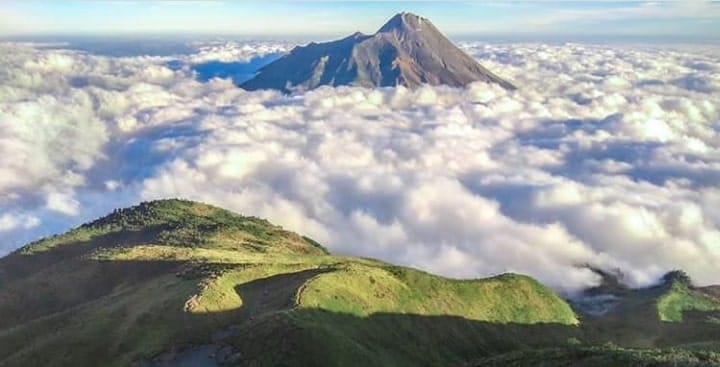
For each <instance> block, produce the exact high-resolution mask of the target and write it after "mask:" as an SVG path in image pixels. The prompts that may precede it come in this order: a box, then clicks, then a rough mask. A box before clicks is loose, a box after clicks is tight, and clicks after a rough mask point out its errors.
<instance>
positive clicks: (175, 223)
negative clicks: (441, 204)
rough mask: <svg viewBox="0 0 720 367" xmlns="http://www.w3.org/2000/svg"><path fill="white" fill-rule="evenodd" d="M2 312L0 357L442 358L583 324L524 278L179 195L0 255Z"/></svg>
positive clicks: (358, 361)
mask: <svg viewBox="0 0 720 367" xmlns="http://www.w3.org/2000/svg"><path fill="white" fill-rule="evenodd" d="M0 315H3V317H2V318H0V365H1V366H68V365H104V366H126V365H132V364H135V363H137V362H138V361H140V362H142V363H141V365H143V366H159V365H162V363H161V362H162V360H169V361H174V362H173V363H180V362H186V363H191V362H193V361H196V360H203V361H204V362H203V364H202V365H207V366H219V365H221V364H225V365H227V364H230V365H232V364H237V363H240V362H239V361H242V364H243V365H268V366H269V365H273V366H274V365H288V366H293V365H294V366H313V365H316V366H321V365H327V366H335V365H347V366H352V365H357V366H367V365H378V366H383V365H385V366H411V365H423V364H426V363H428V361H432V363H431V364H432V365H438V366H453V365H457V364H458V363H466V362H468V361H471V360H472V359H473V358H477V357H480V356H487V355H492V354H495V353H499V352H505V351H509V350H512V349H513V348H516V347H530V346H548V345H552V343H558V342H563V341H564V340H565V339H566V338H567V337H568V335H574V334H575V333H576V332H577V330H578V328H577V327H576V326H575V325H576V324H577V322H578V320H577V318H576V316H575V314H574V312H573V311H572V309H571V308H570V307H569V306H568V304H567V303H566V302H565V301H564V300H562V299H561V298H560V297H558V296H557V294H555V293H554V292H553V291H551V290H549V289H547V288H546V287H544V286H542V285H541V284H539V283H538V282H536V281H535V280H533V279H531V278H528V277H525V276H520V275H511V274H508V275H503V276H499V277H495V278H491V279H485V280H452V279H447V278H443V277H439V276H435V275H432V274H428V273H425V272H421V271H418V270H414V269H409V268H403V267H398V266H392V265H390V264H386V263H383V262H380V261H375V260H369V259H361V258H353V257H343V256H332V255H329V254H328V253H327V251H325V249H324V248H322V247H321V246H320V245H318V244H317V243H316V242H314V241H312V240H310V239H308V238H305V237H302V236H300V235H297V234H294V233H292V232H288V231H285V230H283V229H282V228H280V227H278V226H274V225H272V224H270V223H269V222H267V221H264V220H261V219H257V218H253V217H244V216H240V215H237V214H234V213H231V212H229V211H226V210H223V209H220V208H216V207H212V206H208V205H204V204H199V203H194V202H189V201H181V200H163V201H154V202H148V203H142V204H140V205H138V206H135V207H132V208H128V209H122V210H117V211H115V212H114V213H112V214H110V215H108V216H106V217H104V218H101V219H99V220H96V221H94V222H92V223H89V224H87V225H83V226H81V227H79V228H76V229H73V230H71V231H69V232H67V233H65V234H62V235H58V236H54V237H51V238H47V239H44V240H41V241H37V242H35V243H32V244H30V245H28V246H25V247H23V248H21V249H19V250H18V251H16V252H14V253H12V254H10V255H9V256H7V257H5V258H2V259H0ZM198 358H199V359H198ZM191 364H193V365H196V364H195V363H191Z"/></svg>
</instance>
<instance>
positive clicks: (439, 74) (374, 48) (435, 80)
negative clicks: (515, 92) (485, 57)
mask: <svg viewBox="0 0 720 367" xmlns="http://www.w3.org/2000/svg"><path fill="white" fill-rule="evenodd" d="M475 81H483V82H487V83H496V84H499V85H500V86H502V87H503V88H505V89H515V86H514V85H513V84H511V83H510V82H508V81H506V80H503V79H502V78H500V77H499V76H497V75H495V74H493V73H492V72H490V71H489V70H487V69H486V68H484V67H483V66H482V65H480V64H478V63H477V61H475V60H474V59H473V58H472V57H470V56H468V55H467V54H466V53H465V52H463V51H462V50H460V49H459V48H458V47H456V46H455V45H454V44H453V43H452V42H450V40H448V39H447V38H446V37H445V36H444V35H443V34H442V33H440V31H439V30H438V29H437V28H435V26H434V25H433V24H432V23H431V22H430V21H429V20H428V19H426V18H422V17H419V16H417V15H415V14H411V13H400V14H397V15H395V16H394V17H392V18H391V19H390V20H389V21H388V22H387V23H385V25H383V26H382V27H381V28H380V30H378V31H377V33H375V34H373V35H365V34H362V33H360V32H356V33H354V34H352V35H350V36H348V37H346V38H343V39H340V40H337V41H332V42H326V43H315V42H311V43H310V44H308V45H306V46H302V47H295V48H294V49H293V50H292V51H290V53H289V54H287V55H285V56H284V57H282V58H280V59H278V60H276V61H274V62H272V63H270V64H268V65H266V66H264V67H263V68H261V69H260V71H259V73H258V74H257V75H256V76H255V77H254V78H253V79H250V80H248V81H246V82H245V83H243V84H242V85H241V87H242V88H244V89H247V90H257V89H279V90H283V91H286V92H289V91H293V90H308V89H313V88H317V87H319V86H322V85H332V86H339V85H354V86H362V87H371V88H372V87H387V86H398V85H403V86H406V87H409V88H417V87H419V86H420V85H422V84H431V85H441V84H444V85H449V86H454V87H460V86H464V85H466V84H468V83H471V82H475Z"/></svg>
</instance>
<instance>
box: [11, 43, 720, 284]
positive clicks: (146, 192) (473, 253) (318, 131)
mask: <svg viewBox="0 0 720 367" xmlns="http://www.w3.org/2000/svg"><path fill="white" fill-rule="evenodd" d="M463 47H464V48H465V49H466V50H467V51H468V52H469V53H471V54H472V55H474V56H475V57H476V58H477V59H479V60H480V61H481V62H482V63H483V64H485V65H486V66H488V68H489V69H491V70H493V71H496V72H497V73H498V74H500V75H503V76H505V77H507V78H508V79H511V80H513V81H514V82H515V83H516V84H518V85H519V86H520V89H519V90H517V91H506V90H503V89H502V88H499V87H497V86H493V85H486V84H483V83H475V84H472V85H470V86H468V87H467V88H464V89H452V88H447V87H429V86H425V87H422V88H420V89H418V90H414V91H411V90H407V89H405V88H402V87H398V88H380V89H376V90H369V89H361V88H349V87H340V88H329V87H323V88H319V89H317V90H313V91H310V92H306V93H304V94H297V95H283V94H281V93H278V92H274V91H257V92H247V91H244V90H241V89H239V88H237V87H235V86H234V84H233V83H232V81H230V80H225V79H217V78H215V79H210V80H209V81H207V82H201V81H199V79H202V78H199V76H198V75H197V74H196V73H195V72H194V71H193V69H192V68H189V67H184V66H183V67H172V66H173V62H174V60H175V61H177V60H179V61H180V62H181V63H198V62H207V61H222V62H241V61H242V62H244V61H250V60H251V59H253V57H257V56H262V55H266V54H270V53H276V52H281V51H284V50H287V49H289V48H290V45H282V44H274V43H273V44H271V43H257V42H250V43H230V44H220V43H212V44H207V45H200V46H198V51H197V52H196V53H194V54H190V55H180V56H178V57H176V58H174V57H169V56H164V57H150V56H138V57H108V56H100V55H92V54H88V53H84V52H79V51H73V50H63V49H57V48H47V47H41V46H38V45H26V44H25V45H24V44H3V45H0V51H2V52H0V64H2V65H3V68H1V69H0V81H1V83H0V124H1V125H2V128H3V131H4V135H3V136H2V137H0V153H1V154H2V155H3V156H4V157H12V158H11V159H4V160H2V161H0V231H3V233H4V235H5V236H4V239H5V242H4V243H3V244H2V245H3V246H4V247H2V249H3V250H2V252H6V251H9V250H11V249H12V248H14V247H16V246H18V245H20V244H22V242H23V241H27V240H29V239H31V238H33V237H36V236H39V235H46V234H49V233H52V232H54V231H59V230H63V229H66V228H67V227H68V226H71V225H76V224H79V223H82V222H84V221H87V220H89V219H92V218H94V217H96V216H98V215H102V214H104V213H105V212H107V211H109V210H111V209H113V208H115V207H119V206H126V205H130V204H133V203H135V202H136V201H138V200H145V199H152V198H163V197H184V198H190V199H196V200H202V201H205V202H209V203H212V204H217V205H220V206H223V207H228V208H230V209H234V210H237V211H240V212H242V213H245V214H248V215H257V216H262V217H267V218H268V219H270V220H271V221H273V222H276V223H279V224H282V225H283V226H286V227H288V228H290V229H292V230H296V231H299V232H301V233H304V234H307V235H310V236H312V237H314V238H316V239H317V240H319V241H321V242H322V243H324V244H326V245H327V246H328V247H329V248H330V249H331V250H332V251H334V252H337V253H343V254H355V255H364V256H374V257H379V258H381V259H384V260H388V261H393V262H399V263H402V264H407V265H412V266H417V267H420V268H423V269H426V270H429V271H433V272H438V273H442V274H445V275H449V276H456V277H479V276H486V275H491V274H495V273H499V272H504V271H517V272H523V273H528V274H531V275H533V276H536V277H538V278H539V279H541V280H542V281H545V282H547V283H549V284H551V285H553V286H554V287H556V288H557V289H561V290H565V291H573V290H576V289H578V288H579V287H583V286H587V285H589V284H593V283H594V282H596V281H597V278H596V276H595V275H594V274H592V273H591V272H590V271H588V270H586V269H583V268H582V267H580V266H581V265H583V264H586V263H589V264H592V265H594V266H598V267H602V268H606V269H612V268H620V269H622V270H623V271H624V272H625V273H626V274H628V279H629V281H630V282H631V283H632V284H633V285H646V284H649V283H652V282H654V281H655V280H656V279H657V278H658V277H659V276H660V275H661V274H662V273H663V272H665V271H667V270H670V269H673V268H683V269H685V270H686V271H687V272H688V273H689V274H691V275H692V276H693V277H694V278H695V279H696V281H697V282H698V283H699V284H710V283H720V271H718V269H717V266H715V264H717V263H718V262H719V261H720V214H718V213H719V212H718V210H717V208H718V206H719V205H720V185H718V182H720V150H719V148H718V147H717V141H718V138H720V136H718V135H719V132H720V125H719V124H720V111H718V108H717V107H716V106H717V105H718V104H717V102H718V100H720V98H719V97H720V91H718V88H717V85H718V84H717V82H718V70H720V68H719V67H718V64H717V61H716V60H717V59H718V56H719V55H720V51H719V50H718V49H714V48H703V49H692V48H685V49H671V48H646V49H641V48H630V47H623V46H593V45H575V44H568V45H561V46H550V45H481V44H475V43H466V44H463Z"/></svg>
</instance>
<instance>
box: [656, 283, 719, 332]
mask: <svg viewBox="0 0 720 367" xmlns="http://www.w3.org/2000/svg"><path fill="white" fill-rule="evenodd" d="M657 308H658V315H659V316H660V320H662V321H674V322H679V321H682V320H683V313H684V312H685V311H691V310H696V311H720V302H718V301H717V300H716V299H714V298H712V297H711V296H709V295H707V294H704V293H701V292H699V291H696V290H693V289H690V287H688V286H687V285H686V284H683V283H681V282H673V283H672V285H670V289H669V290H668V291H667V292H666V293H665V294H663V295H662V296H661V297H660V298H659V300H658V302H657Z"/></svg>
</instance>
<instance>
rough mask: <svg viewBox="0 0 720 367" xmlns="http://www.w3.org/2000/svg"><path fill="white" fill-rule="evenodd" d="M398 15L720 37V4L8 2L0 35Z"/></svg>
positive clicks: (328, 32)
mask: <svg viewBox="0 0 720 367" xmlns="http://www.w3.org/2000/svg"><path fill="white" fill-rule="evenodd" d="M399 11H411V12H415V13H418V14H419V15H422V16H425V17H428V18H430V19H431V20H432V21H433V22H434V23H435V24H436V25H437V26H438V28H440V29H441V30H442V31H444V32H446V33H448V34H449V35H451V36H502V35H512V36H520V37H522V36H540V35H545V36H558V37H563V36H567V37H577V36H588V37H593V36H595V37H602V36H613V37H623V36H628V37H656V38H661V39H662V38H684V39H693V38H696V39H720V2H712V1H702V0H688V1H682V2H662V1H661V2H618V1H613V2H590V1H577V2H545V1H526V2H515V1H501V2H492V3H489V2H233V1H155V2H135V1H54V2H45V1H3V2H1V3H0V36H6V37H7V36H18V35H97V34H116V35H139V34H159V35H163V34H167V35H173V34H206V35H218V34H219V35H247V36H318V35H320V36H326V37H328V38H331V37H336V36H340V35H344V34H347V33H351V32H354V31H356V30H359V31H362V32H366V33H372V32H374V31H375V30H376V29H377V28H379V27H380V26H381V25H382V24H383V23H384V21H385V20H386V19H387V18H389V17H390V16H391V15H393V14H394V13H396V12H399Z"/></svg>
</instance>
